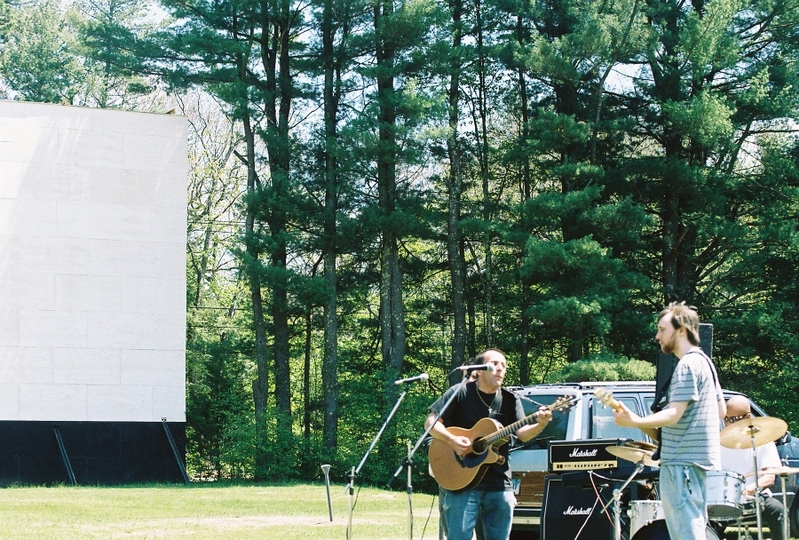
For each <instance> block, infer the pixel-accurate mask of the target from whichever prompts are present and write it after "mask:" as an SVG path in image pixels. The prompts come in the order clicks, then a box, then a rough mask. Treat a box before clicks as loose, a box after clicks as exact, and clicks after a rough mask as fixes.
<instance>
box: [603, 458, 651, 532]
mask: <svg viewBox="0 0 799 540" xmlns="http://www.w3.org/2000/svg"><path fill="white" fill-rule="evenodd" d="M643 470H644V459H643V458H641V461H639V462H637V463H636V464H635V470H634V471H633V473H632V474H631V475H630V477H629V478H628V479H627V480H625V481H624V484H622V485H621V487H619V488H616V489H614V490H613V499H611V500H610V501H608V502H607V504H605V506H603V507H602V512H605V511H607V509H608V507H609V506H610V505H611V504H612V505H613V538H614V540H621V494H622V492H623V491H624V489H625V488H626V487H627V486H628V485H630V482H632V481H633V478H635V477H636V476H638V474H639V473H640V472H641V471H643Z"/></svg>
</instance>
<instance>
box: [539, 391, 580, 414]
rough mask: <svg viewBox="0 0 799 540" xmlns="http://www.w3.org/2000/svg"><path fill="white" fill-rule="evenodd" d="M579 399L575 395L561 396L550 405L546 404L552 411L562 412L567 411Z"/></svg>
mask: <svg viewBox="0 0 799 540" xmlns="http://www.w3.org/2000/svg"><path fill="white" fill-rule="evenodd" d="M578 401H580V398H578V397H577V396H569V395H566V396H562V397H559V398H558V399H556V400H555V401H554V402H553V403H552V404H551V405H547V408H548V409H549V410H550V411H552V412H563V411H568V410H569V409H571V408H572V407H574V406H575V405H577V402H578Z"/></svg>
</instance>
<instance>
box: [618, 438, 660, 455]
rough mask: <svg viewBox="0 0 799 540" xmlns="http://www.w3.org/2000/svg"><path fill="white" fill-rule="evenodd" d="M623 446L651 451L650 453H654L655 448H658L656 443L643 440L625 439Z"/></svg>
mask: <svg viewBox="0 0 799 540" xmlns="http://www.w3.org/2000/svg"><path fill="white" fill-rule="evenodd" d="M624 446H629V447H630V448H637V449H638V450H646V451H647V452H652V453H654V452H655V450H657V449H658V445H656V444H652V443H648V442H644V441H627V442H625V443H624Z"/></svg>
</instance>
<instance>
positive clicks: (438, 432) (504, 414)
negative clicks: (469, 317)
mask: <svg viewBox="0 0 799 540" xmlns="http://www.w3.org/2000/svg"><path fill="white" fill-rule="evenodd" d="M475 364H490V365H491V366H492V367H493V370H491V371H488V370H486V371H480V372H479V374H478V376H477V380H476V381H474V382H469V383H467V384H466V385H465V386H463V387H461V388H462V390H461V392H460V393H458V395H456V396H455V397H454V399H453V400H452V402H451V403H450V404H449V406H448V407H447V408H446V409H445V410H444V412H443V414H441V417H440V418H439V419H438V422H436V417H437V416H438V413H439V412H440V411H441V409H442V408H443V407H444V404H446V403H447V402H448V400H449V399H450V397H451V396H452V395H453V394H454V393H455V392H457V391H458V386H454V387H452V388H450V389H448V390H447V391H446V392H445V393H444V395H443V396H441V397H440V398H439V399H438V400H437V401H436V402H435V403H433V405H432V406H431V407H430V411H431V413H430V415H429V416H428V417H427V420H426V421H425V428H430V435H431V436H432V437H433V438H434V439H436V440H438V441H442V442H444V443H446V444H447V445H449V446H450V447H451V448H452V451H453V452H454V453H455V454H457V455H458V456H460V457H466V458H467V459H468V458H469V456H473V455H474V454H473V453H472V440H471V439H470V438H469V437H468V436H466V435H464V434H462V433H453V432H450V431H449V430H448V429H447V428H450V427H458V428H465V429H467V430H469V429H471V428H472V427H473V426H474V425H475V424H477V423H478V422H479V421H480V420H481V419H483V418H492V419H494V420H495V421H497V422H499V424H501V425H502V426H509V425H511V424H513V423H514V422H516V421H518V420H521V419H522V418H524V409H523V408H522V404H521V401H520V400H519V398H518V397H517V396H516V395H515V394H513V393H511V392H509V391H507V390H504V389H502V381H503V380H504V378H505V372H506V369H507V360H506V359H505V355H504V354H503V353H502V351H499V350H497V349H488V350H486V351H484V352H483V353H481V354H480V355H478V356H477V358H476V359H475ZM551 418H552V413H551V412H550V411H549V410H548V409H546V408H542V409H541V410H540V411H539V416H538V419H537V420H538V423H536V424H532V425H527V426H523V427H521V428H519V429H518V430H517V431H516V433H515V435H516V436H517V437H518V438H519V440H521V441H522V442H526V441H529V440H530V439H532V438H533V437H535V436H536V435H538V434H539V433H541V431H543V429H544V428H545V427H546V425H547V424H548V423H549V421H550V419H551ZM431 426H432V427H431ZM509 446H510V445H508V444H507V443H506V444H503V445H502V446H500V447H499V448H498V449H497V453H498V454H499V456H501V457H500V459H498V460H497V461H496V463H493V464H491V465H487V466H486V465H483V466H481V467H485V474H484V475H483V476H482V478H481V479H480V481H479V482H478V483H477V484H476V485H473V486H471V485H470V486H469V487H467V488H464V489H460V490H449V489H442V490H441V496H442V501H441V503H442V504H441V507H442V508H443V514H444V515H443V516H442V519H444V520H445V522H446V530H447V538H448V540H471V539H472V535H473V533H474V529H475V526H476V524H477V520H478V519H479V520H480V521H481V524H482V533H483V536H484V538H485V540H507V538H508V537H509V536H510V529H511V521H512V517H513V507H514V506H515V504H516V498H515V496H514V495H513V489H512V487H511V482H510V468H509V466H508V459H507V458H508V451H509ZM479 454H482V452H479Z"/></svg>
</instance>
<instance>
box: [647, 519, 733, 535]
mask: <svg viewBox="0 0 799 540" xmlns="http://www.w3.org/2000/svg"><path fill="white" fill-rule="evenodd" d="M631 530H632V529H631ZM706 531H707V540H719V535H718V534H716V531H715V530H713V528H712V527H711V526H710V525H708V526H707V528H706ZM631 540H671V536H669V531H668V529H667V528H666V522H665V521H663V520H658V521H653V522H652V523H650V524H649V525H646V526H644V527H642V528H641V529H640V530H639V531H638V532H636V533H635V534H634V535H633V536H632V537H631Z"/></svg>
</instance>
